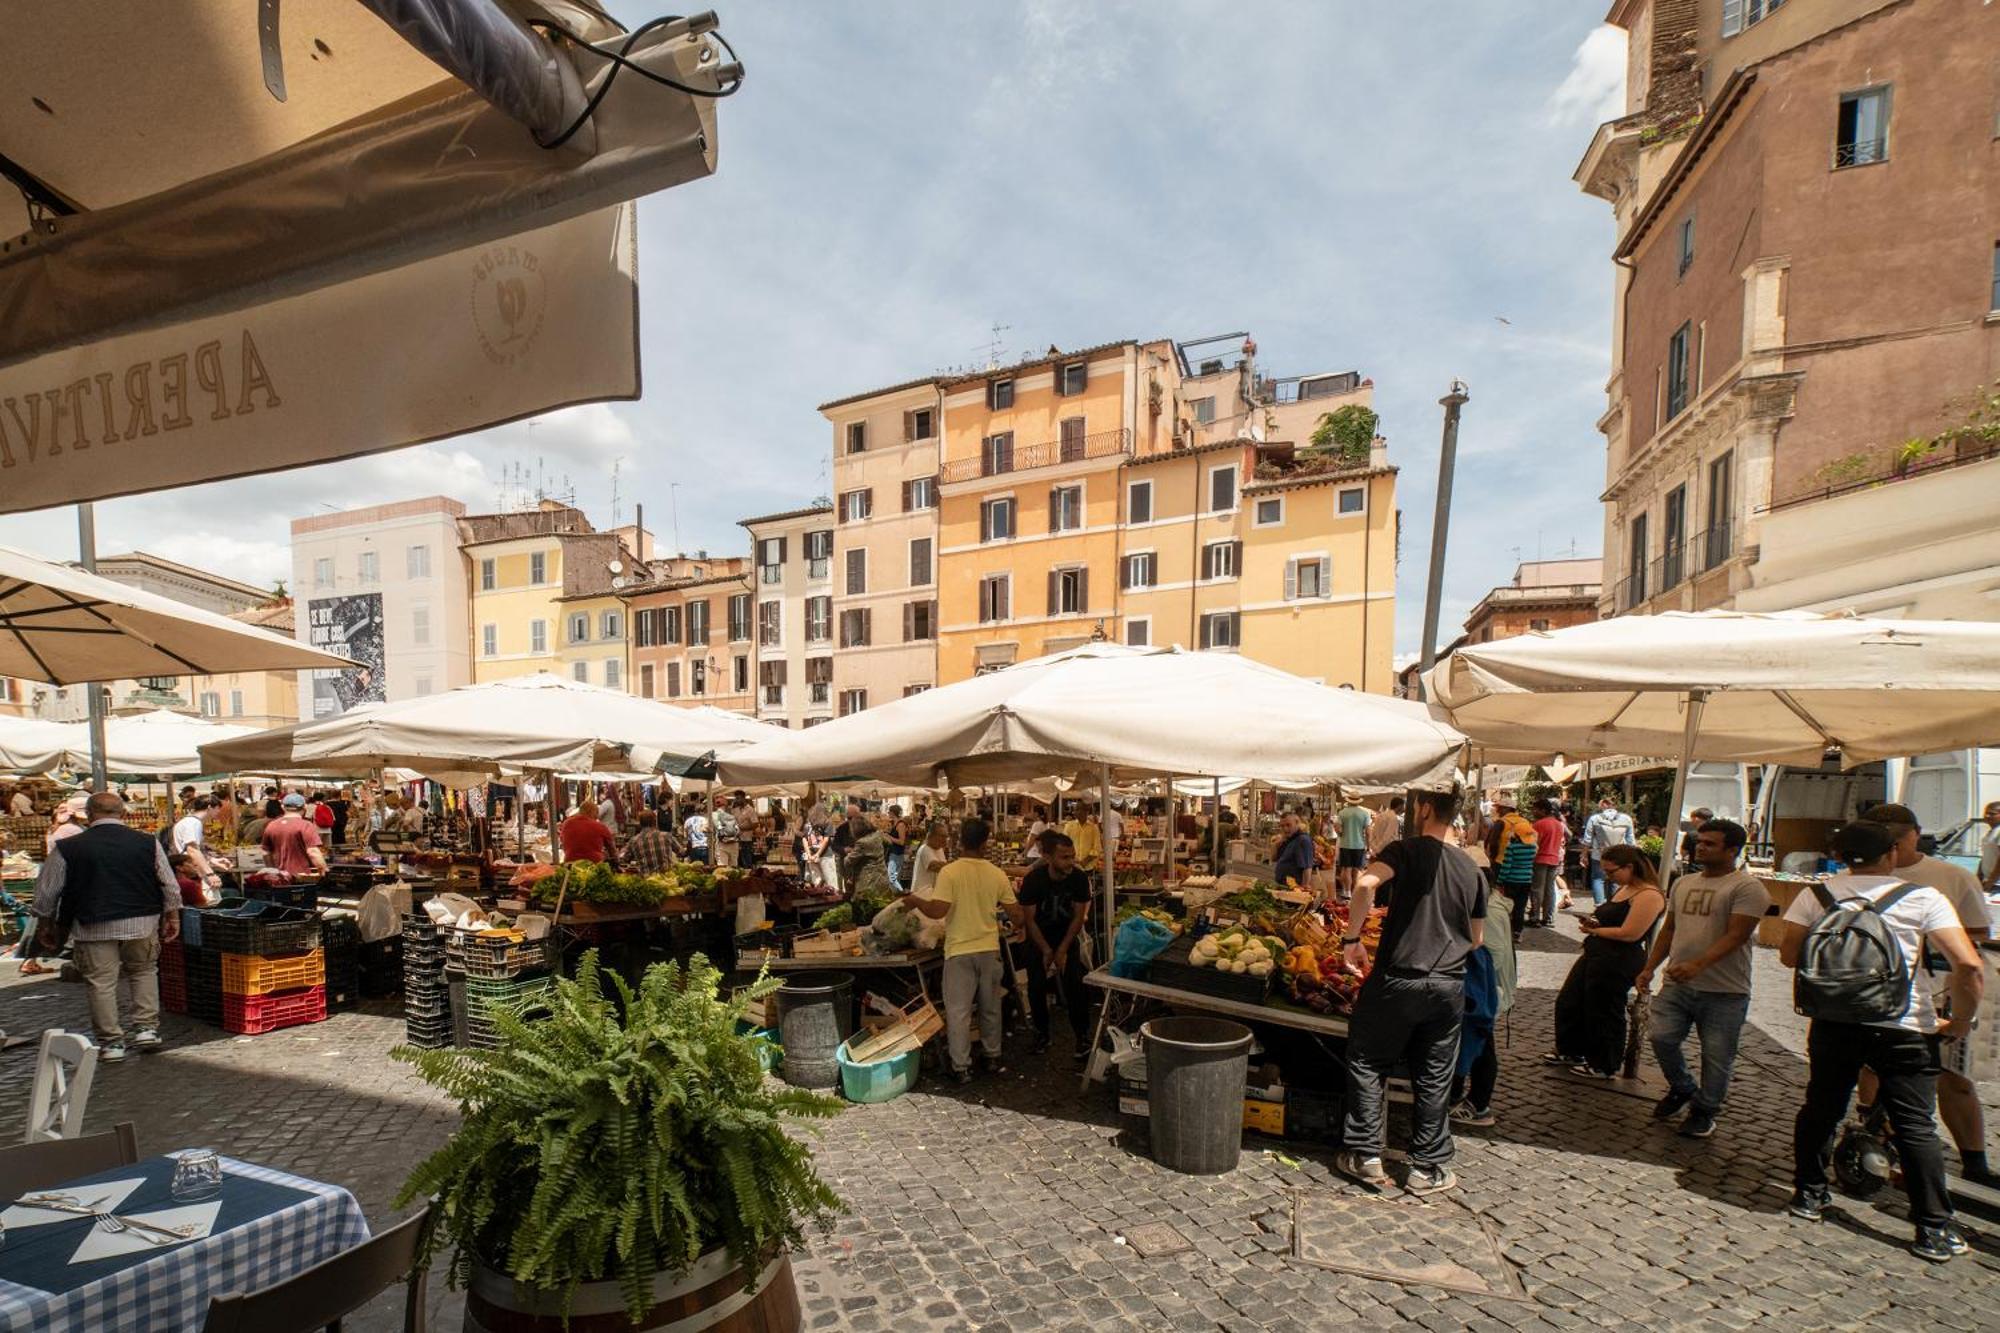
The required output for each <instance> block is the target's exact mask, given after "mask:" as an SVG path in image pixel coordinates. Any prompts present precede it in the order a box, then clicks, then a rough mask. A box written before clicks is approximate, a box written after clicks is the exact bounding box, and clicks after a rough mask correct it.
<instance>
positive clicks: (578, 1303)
mask: <svg viewBox="0 0 2000 1333" xmlns="http://www.w3.org/2000/svg"><path fill="white" fill-rule="evenodd" d="M652 1296H653V1307H652V1309H651V1310H650V1311H648V1312H647V1314H646V1317H645V1318H644V1319H642V1320H640V1321H639V1322H638V1323H637V1324H634V1323H633V1322H632V1319H631V1316H630V1315H629V1314H628V1313H627V1312H626V1308H625V1296H624V1293H623V1292H621V1291H620V1290H619V1289H618V1284H617V1283H616V1282H586V1283H583V1284H582V1285H581V1286H579V1287H578V1288H577V1289H576V1291H575V1293H574V1294H573V1295H572V1296H571V1297H570V1302H569V1319H568V1322H567V1323H565V1322H564V1320H563V1313H562V1309H563V1306H562V1300H561V1298H560V1297H559V1296H557V1295H556V1294H555V1293H552V1292H547V1291H543V1290H541V1289H540V1288H537V1287H529V1286H524V1285H522V1284H521V1283H519V1282H516V1281H515V1280H514V1279H513V1278H511V1277H509V1276H507V1274H505V1273H502V1272H498V1271H496V1270H494V1269H490V1268H487V1267H486V1266H485V1265H484V1264H480V1265H478V1266H476V1267H475V1268H474V1269H473V1273H472V1282H471V1285H470V1286H469V1287H468V1288H467V1290H466V1293H465V1323H464V1325H463V1327H464V1330H465V1333H632V1330H634V1329H639V1330H650V1333H797V1330H798V1328H799V1326H800V1323H801V1314H800V1309H799V1290H798V1284H797V1283H796V1282H795V1281H793V1279H792V1260H791V1256H789V1255H788V1254H786V1253H785V1252H783V1251H782V1250H781V1251H779V1252H778V1253H776V1254H775V1255H773V1256H772V1257H771V1258H770V1259H768V1260H766V1261H765V1263H764V1265H763V1267H762V1268H761V1269H759V1270H758V1271H757V1272H756V1273H755V1274H753V1275H750V1276H748V1277H746V1276H745V1274H744V1272H743V1270H742V1269H741V1268H739V1267H737V1266H736V1264H735V1263H734V1262H733V1261H732V1260H731V1259H730V1257H729V1251H727V1250H725V1249H713V1250H709V1251H706V1252H705V1253H704V1254H703V1255H702V1256H701V1258H699V1259H697V1260H695V1263H694V1267H693V1268H691V1269H689V1270H688V1271H687V1272H686V1273H681V1274H673V1273H661V1274H659V1275H658V1276H656V1277H655V1278H654V1279H653V1292H652Z"/></svg>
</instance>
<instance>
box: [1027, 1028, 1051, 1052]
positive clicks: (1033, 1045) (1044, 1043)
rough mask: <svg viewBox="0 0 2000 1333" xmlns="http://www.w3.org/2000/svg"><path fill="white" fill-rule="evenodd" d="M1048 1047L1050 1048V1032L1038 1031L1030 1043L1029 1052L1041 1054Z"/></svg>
mask: <svg viewBox="0 0 2000 1333" xmlns="http://www.w3.org/2000/svg"><path fill="white" fill-rule="evenodd" d="M1048 1048H1049V1034H1048V1033H1046V1032H1037V1033H1036V1034H1035V1036H1034V1039H1033V1040H1032V1041H1030V1042H1029V1043H1028V1054H1030V1055H1040V1054H1041V1053H1042V1052H1043V1051H1046V1050H1047V1049H1048Z"/></svg>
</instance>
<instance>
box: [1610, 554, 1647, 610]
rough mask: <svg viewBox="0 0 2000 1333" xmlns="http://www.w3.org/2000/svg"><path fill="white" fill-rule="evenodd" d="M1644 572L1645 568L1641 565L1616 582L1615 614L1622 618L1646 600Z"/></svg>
mask: <svg viewBox="0 0 2000 1333" xmlns="http://www.w3.org/2000/svg"><path fill="white" fill-rule="evenodd" d="M1646 572H1647V571H1646V567H1645V566H1644V565H1641V566H1640V567H1639V568H1638V569H1635V570H1633V571H1632V572H1631V573H1630V574H1627V575H1626V576H1625V577H1624V578H1622V579H1620V580H1618V585H1617V593H1616V597H1615V599H1614V609H1615V610H1616V612H1617V614H1619V615H1621V616H1622V615H1624V614H1625V613H1626V612H1627V611H1630V610H1633V609H1634V608H1635V607H1637V606H1638V605H1639V604H1640V603H1642V602H1644V601H1645V600H1646V598H1647V596H1648V595H1649V593H1648V588H1649V584H1648V582H1647V579H1646Z"/></svg>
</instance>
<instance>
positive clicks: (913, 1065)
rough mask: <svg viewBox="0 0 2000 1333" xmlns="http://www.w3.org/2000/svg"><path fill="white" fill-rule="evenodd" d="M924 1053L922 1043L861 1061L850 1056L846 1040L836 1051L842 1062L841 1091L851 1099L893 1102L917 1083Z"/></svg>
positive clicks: (836, 1057)
mask: <svg viewBox="0 0 2000 1333" xmlns="http://www.w3.org/2000/svg"><path fill="white" fill-rule="evenodd" d="M923 1053H924V1052H923V1048H922V1047H921V1046H920V1047H918V1048H917V1049H916V1050H914V1051H905V1052H903V1054H901V1055H892V1056H890V1057H889V1058H888V1059H887V1060H876V1061H873V1062H871V1063H869V1064H865V1065H861V1064H856V1063H854V1061H852V1060H850V1059H848V1058H847V1043H846V1042H844V1041H843V1042H842V1043H840V1049H839V1050H838V1051H836V1052H835V1053H834V1054H835V1059H836V1060H837V1061H838V1062H839V1064H840V1091H841V1092H842V1094H844V1095H845V1096H846V1098H847V1100H848V1101H850V1102H892V1101H894V1100H896V1098H898V1097H900V1096H902V1095H903V1094H904V1093H906V1092H908V1091H909V1090H910V1089H911V1088H914V1087H916V1086H917V1063H918V1061H919V1059H921V1057H922V1056H923Z"/></svg>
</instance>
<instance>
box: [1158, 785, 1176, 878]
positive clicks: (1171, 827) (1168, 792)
mask: <svg viewBox="0 0 2000 1333" xmlns="http://www.w3.org/2000/svg"><path fill="white" fill-rule="evenodd" d="M1160 792H1161V794H1162V795H1163V796H1165V797H1166V802H1165V804H1164V806H1163V807H1162V808H1161V812H1160V823H1161V825H1162V831H1163V832H1164V833H1165V834H1166V835H1167V878H1166V882H1165V883H1163V884H1162V885H1161V886H1160V887H1161V888H1164V889H1172V888H1173V887H1174V861H1175V853H1176V852H1178V851H1179V850H1180V841H1181V829H1180V824H1179V822H1178V821H1176V820H1175V819H1174V775H1173V774H1171V773H1162V774H1160Z"/></svg>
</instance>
